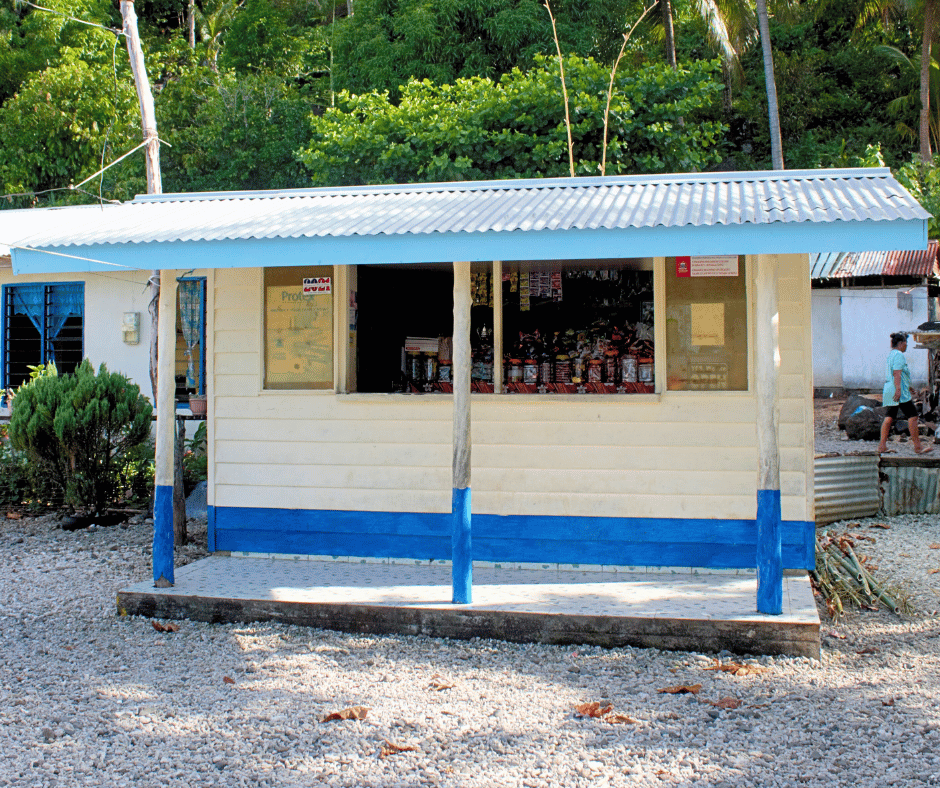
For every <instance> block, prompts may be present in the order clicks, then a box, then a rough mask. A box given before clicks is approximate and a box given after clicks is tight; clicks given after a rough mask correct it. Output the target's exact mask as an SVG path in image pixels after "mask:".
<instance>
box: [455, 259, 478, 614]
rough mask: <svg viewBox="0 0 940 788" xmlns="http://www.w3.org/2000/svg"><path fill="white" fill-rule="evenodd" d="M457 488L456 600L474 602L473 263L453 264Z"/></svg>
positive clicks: (456, 601)
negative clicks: (471, 450)
mask: <svg viewBox="0 0 940 788" xmlns="http://www.w3.org/2000/svg"><path fill="white" fill-rule="evenodd" d="M453 342H454V350H453V355H454V369H453V386H454V461H453V480H454V490H453V498H452V499H451V516H452V518H453V522H452V528H451V563H452V577H453V591H454V594H453V603H454V604H455V605H468V604H470V602H471V601H472V590H471V589H472V586H473V555H472V552H471V539H470V263H469V262H460V263H454V337H453Z"/></svg>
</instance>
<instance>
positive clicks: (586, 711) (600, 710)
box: [574, 700, 614, 717]
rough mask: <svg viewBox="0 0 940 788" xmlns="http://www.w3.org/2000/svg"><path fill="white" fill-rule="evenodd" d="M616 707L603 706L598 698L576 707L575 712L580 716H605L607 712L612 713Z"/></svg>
mask: <svg viewBox="0 0 940 788" xmlns="http://www.w3.org/2000/svg"><path fill="white" fill-rule="evenodd" d="M613 709H614V707H613V706H611V705H608V706H603V707H601V704H600V703H598V702H597V701H596V700H595V701H592V702H591V703H582V704H581V705H580V706H575V707H574V712H575V714H577V715H578V716H579V717H603V716H604V715H605V714H610V712H612V711H613Z"/></svg>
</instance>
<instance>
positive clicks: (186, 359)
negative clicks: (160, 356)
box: [176, 276, 206, 403]
mask: <svg viewBox="0 0 940 788" xmlns="http://www.w3.org/2000/svg"><path fill="white" fill-rule="evenodd" d="M205 349H206V278H205V277H204V276H202V277H182V278H181V279H179V280H178V286H177V290H176V399H177V402H179V403H186V402H188V400H189V395H190V394H205V393H206V352H205Z"/></svg>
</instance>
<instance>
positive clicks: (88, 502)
mask: <svg viewBox="0 0 940 788" xmlns="http://www.w3.org/2000/svg"><path fill="white" fill-rule="evenodd" d="M152 411H153V409H152V407H151V405H150V403H149V402H148V401H147V399H146V398H145V397H143V396H142V395H141V393H140V388H139V387H138V386H136V385H135V384H133V383H131V382H130V380H128V379H127V378H126V377H124V376H123V375H121V374H120V373H116V372H108V370H107V367H106V366H105V365H104V364H102V365H101V367H100V368H99V369H98V374H97V375H96V374H95V372H94V370H93V369H92V366H91V363H90V362H89V361H88V360H87V359H86V360H85V361H83V362H82V363H81V365H80V366H79V367H78V368H77V369H76V370H75V372H74V373H72V374H69V375H59V376H52V377H38V378H36V379H35V380H32V381H30V382H29V383H27V384H26V385H24V386H21V387H20V389H19V390H18V391H17V393H16V397H15V398H14V399H13V409H12V414H11V416H10V442H11V445H12V447H13V448H14V449H16V450H18V451H22V452H24V453H25V454H26V456H27V458H28V460H29V473H30V480H31V482H32V485H33V490H34V492H38V490H40V489H42V486H41V485H49V486H51V488H52V490H53V491H54V493H53V494H55V495H57V496H61V500H62V501H63V502H64V503H65V504H66V505H68V506H70V507H72V508H75V509H86V510H93V511H96V512H101V511H103V510H104V509H105V508H106V507H107V506H108V505H109V504H111V503H114V502H115V501H117V500H118V499H119V498H120V497H121V496H122V494H123V492H124V491H123V489H122V482H124V481H125V480H126V476H124V474H123V472H124V471H125V466H126V464H127V461H128V460H129V459H130V458H132V457H133V456H134V451H135V450H136V449H137V447H139V446H140V445H141V444H142V443H144V441H146V440H147V439H148V437H149V436H150V422H151V414H152ZM46 494H47V495H48V493H46Z"/></svg>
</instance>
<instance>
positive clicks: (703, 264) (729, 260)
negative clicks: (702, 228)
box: [676, 254, 738, 277]
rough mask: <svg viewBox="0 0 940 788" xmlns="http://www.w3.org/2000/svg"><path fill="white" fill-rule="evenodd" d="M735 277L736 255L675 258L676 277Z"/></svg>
mask: <svg viewBox="0 0 940 788" xmlns="http://www.w3.org/2000/svg"><path fill="white" fill-rule="evenodd" d="M737 275H738V256H737V255H736V254H718V255H706V256H702V257H677V258H676V276H677V277H686V276H689V277H691V276H737Z"/></svg>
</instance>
